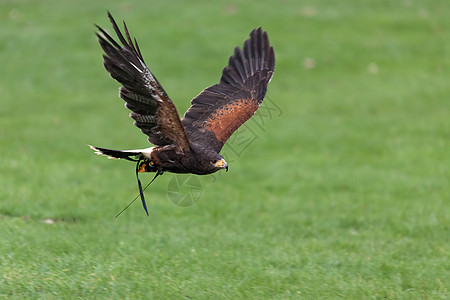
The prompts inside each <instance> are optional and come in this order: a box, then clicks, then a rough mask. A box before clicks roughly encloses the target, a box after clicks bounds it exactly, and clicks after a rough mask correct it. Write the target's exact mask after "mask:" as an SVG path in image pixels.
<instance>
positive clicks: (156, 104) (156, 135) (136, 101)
mask: <svg viewBox="0 0 450 300" xmlns="http://www.w3.org/2000/svg"><path fill="white" fill-rule="evenodd" d="M108 17H109V19H110V21H111V23H112V26H113V28H114V31H115V33H116V35H117V37H118V39H119V41H120V43H121V44H122V45H120V44H119V43H117V42H116V41H115V40H114V38H112V37H111V36H110V35H109V34H108V33H107V32H106V31H105V30H103V29H102V28H100V27H99V26H97V28H98V29H99V31H100V33H97V37H98V39H99V42H100V45H101V47H102V49H103V51H104V52H105V54H104V55H103V58H104V62H103V64H104V66H105V68H106V70H107V71H108V72H109V73H110V75H111V77H113V78H114V79H116V80H117V81H118V82H119V83H121V84H122V87H121V88H120V89H119V90H120V92H119V96H120V97H121V98H122V99H123V100H125V102H126V104H125V106H126V107H127V108H128V109H130V110H131V113H130V117H131V118H132V119H133V120H134V121H135V122H134V125H135V126H137V127H138V128H139V129H141V131H142V132H143V133H144V134H146V135H147V136H148V140H149V142H150V143H152V144H155V145H158V146H164V145H172V144H175V145H177V146H178V147H179V148H180V150H182V151H184V150H187V149H189V148H190V143H189V140H188V137H187V134H186V131H185V129H184V126H183V124H182V123H181V120H180V117H179V115H178V112H177V110H176V108H175V105H174V104H173V102H172V101H171V100H170V98H169V96H167V94H166V92H165V91H164V89H163V88H162V87H161V85H160V84H159V82H158V80H156V78H155V77H154V75H153V74H152V73H151V72H150V70H149V68H148V67H147V66H146V65H145V62H144V59H143V57H142V54H141V50H140V49H139V46H138V43H137V41H136V39H134V43H133V40H132V39H131V37H130V34H129V32H128V28H127V26H126V24H125V22H124V23H123V26H124V32H125V37H124V36H123V34H122V32H121V31H120V29H119V27H118V26H117V23H116V22H115V20H114V18H113V17H112V16H111V14H110V13H109V12H108Z"/></svg>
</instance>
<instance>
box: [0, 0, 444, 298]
mask: <svg viewBox="0 0 450 300" xmlns="http://www.w3.org/2000/svg"><path fill="white" fill-rule="evenodd" d="M107 10H110V11H111V13H112V14H113V15H114V16H115V18H116V19H117V20H118V21H121V20H126V21H127V24H128V28H129V29H130V31H131V33H132V35H133V36H135V37H136V38H137V39H138V41H139V44H140V48H141V51H142V53H143V56H144V58H145V60H146V62H147V64H148V65H149V67H150V68H151V69H152V71H153V72H154V74H155V75H156V76H157V78H158V80H159V81H160V82H161V84H162V85H163V86H164V88H165V89H166V91H167V92H168V94H169V96H170V97H171V98H172V100H173V101H174V102H175V104H176V106H177V108H178V111H179V112H180V114H183V112H184V111H185V110H186V109H187V107H188V106H189V101H190V99H191V98H192V97H194V96H195V95H197V94H198V93H199V92H200V91H201V90H202V89H203V88H205V87H207V86H209V85H212V84H215V83H216V82H218V80H219V78H220V74H221V73H220V72H221V70H222V68H223V67H224V66H225V64H226V63H227V60H228V57H229V56H230V55H231V54H232V50H233V48H234V47H235V46H237V45H239V46H241V45H242V43H243V41H244V40H245V39H246V38H247V37H248V34H249V32H250V31H251V30H252V29H253V28H255V27H257V26H260V25H262V26H263V28H264V29H265V30H267V31H268V33H269V38H270V40H271V43H272V44H273V46H274V48H275V53H276V59H277V60H276V72H275V76H274V78H273V80H272V82H271V84H270V86H269V91H268V97H269V98H270V100H272V101H273V102H274V103H276V104H277V105H278V106H279V108H280V109H281V110H282V115H281V116H278V115H277V116H274V117H273V118H268V119H266V122H265V126H264V127H263V128H259V127H255V126H254V125H255V123H249V124H250V126H254V127H253V128H254V129H255V130H256V131H257V134H258V138H257V139H256V140H255V141H254V142H253V143H251V144H250V145H249V146H248V148H246V149H245V151H243V152H242V154H240V155H238V156H235V157H233V163H232V164H231V165H230V172H228V173H224V174H221V175H220V176H217V177H216V178H215V179H217V180H215V181H214V180H211V177H199V179H200V181H201V184H202V188H203V190H202V197H201V199H200V200H199V202H198V203H197V204H196V205H194V206H191V207H188V208H181V207H177V206H175V205H173V204H172V203H171V202H170V201H168V197H167V186H168V184H169V181H170V180H171V179H172V178H173V176H174V175H172V174H165V175H164V176H162V177H161V178H158V180H157V181H156V182H155V183H154V184H153V185H152V186H151V187H150V188H149V190H147V191H146V196H147V201H148V205H149V210H150V213H151V215H150V217H148V218H147V217H146V216H145V215H144V211H143V209H142V207H141V205H140V204H139V203H136V204H134V205H133V206H132V207H131V208H130V209H128V210H127V211H126V212H125V213H124V214H123V215H122V216H121V217H120V218H119V219H114V216H115V214H116V213H117V212H118V211H120V209H122V208H123V207H124V205H126V204H127V203H128V202H129V201H130V200H131V199H132V198H133V197H134V196H135V195H136V193H137V188H136V182H135V177H134V165H132V164H130V163H128V162H122V161H110V160H106V159H103V158H100V157H97V156H95V155H93V153H92V151H91V150H90V149H88V148H87V146H86V145H87V144H94V145H98V146H104V147H111V148H119V149H121V148H139V147H147V144H146V142H145V137H144V136H143V135H142V134H141V133H140V132H139V130H137V129H136V128H134V126H133V125H132V121H131V120H130V119H129V118H128V111H127V110H126V109H125V108H124V107H123V102H122V100H120V99H119V98H118V96H117V88H118V84H116V83H115V82H114V81H113V80H112V79H111V78H110V77H109V75H108V74H107V73H106V71H105V70H104V69H103V66H102V58H101V49H100V47H99V45H98V43H97V41H96V38H95V36H94V32H95V28H94V26H93V23H96V24H98V25H100V26H102V27H104V28H106V29H108V31H109V32H111V26H110V24H109V22H108V20H107V17H106V11H107ZM449 14H450V7H449V6H448V3H447V1H444V0H442V1H438V0H433V1H414V0H404V1H388V0H381V1H368V0H367V1H330V0H328V1H327V0H319V1H289V0H284V1H261V2H257V1H238V0H236V1H216V2H214V1H200V0H196V1H181V0H178V1H124V2H115V3H111V2H110V1H54V0H43V1H39V2H38V1H17V0H14V1H10V0H4V1H2V2H1V3H0V63H1V69H2V71H1V72H0V103H1V105H0V168H1V171H2V172H1V173H0V199H1V201H0V237H1V243H0V253H1V255H0V296H1V297H4V298H7V297H13V298H18V299H20V298H50V299H51V298H54V299H61V298H80V299H89V298H90V299H99V298H109V299H117V298H128V299H136V298H141V299H144V298H145V299H147V298H160V299H166V298H176V299H181V298H193V299H219V298H223V299H236V298H242V299H249V298H271V299H285V298H291V297H292V298H316V299H319V298H320V299H329V298H344V299H362V298H366V299H367V298H375V299H378V298H387V299H400V298H408V299H422V298H423V299H424V298H426V299H446V298H448V287H449V286H450V284H449V283H450V282H449V278H450V271H449V270H450V261H449V255H448V254H449V253H450V247H449V242H450V241H449V237H450V234H449V219H450V218H449V217H450V211H449V199H450V189H449V170H450V157H449V148H450V147H449V146H450V145H449V138H450V125H449V120H448V119H449V112H450V104H449V97H448V95H450V85H449V84H448V80H449V78H450V76H449V75H450V74H449V64H450V56H449V54H448V53H449V50H450V49H449V48H450V29H449V28H450V19H449V17H448V16H449ZM146 177H148V179H150V176H146ZM144 180H147V178H145V179H144ZM45 220H47V222H45ZM49 223H50V224H49Z"/></svg>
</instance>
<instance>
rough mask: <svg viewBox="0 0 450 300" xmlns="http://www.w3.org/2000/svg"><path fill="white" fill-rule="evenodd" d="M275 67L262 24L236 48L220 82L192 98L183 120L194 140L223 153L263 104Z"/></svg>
mask: <svg viewBox="0 0 450 300" xmlns="http://www.w3.org/2000/svg"><path fill="white" fill-rule="evenodd" d="M274 69H275V54H274V51H273V48H272V47H271V46H270V45H269V39H268V37H267V33H266V32H263V31H262V29H261V27H259V28H258V29H255V30H253V31H252V32H251V33H250V39H248V40H246V41H245V42H244V48H243V49H241V48H239V47H236V48H235V49H234V55H233V56H231V57H230V59H229V61H228V66H227V67H225V68H224V69H223V71H222V77H221V79H220V83H219V84H216V85H213V86H211V87H209V88H207V89H205V90H203V91H202V92H201V93H200V94H199V95H198V96H197V97H195V98H194V99H192V101H191V107H190V108H189V109H188V110H187V111H186V113H185V115H184V118H183V120H182V123H183V125H184V127H185V128H186V131H187V133H188V136H189V139H190V140H191V142H195V143H198V144H200V145H202V146H203V147H206V148H210V149H214V150H215V151H217V152H220V149H222V147H223V145H224V144H225V142H226V141H227V140H228V138H229V137H230V136H231V135H232V134H233V132H234V131H236V129H238V128H239V127H240V126H241V125H242V124H243V123H244V122H245V121H247V120H248V119H249V118H250V117H251V116H253V114H254V113H255V112H256V110H257V109H258V107H259V106H260V105H261V104H262V101H263V99H264V96H265V94H266V91H267V84H268V83H269V81H270V79H271V78H272V75H273V72H274Z"/></svg>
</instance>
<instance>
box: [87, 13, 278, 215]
mask: <svg viewBox="0 0 450 300" xmlns="http://www.w3.org/2000/svg"><path fill="white" fill-rule="evenodd" d="M108 17H109V19H110V21H111V23H112V26H113V28H114V31H115V32H116V34H117V37H118V38H119V41H120V43H121V44H119V43H118V42H116V41H115V40H114V39H113V38H112V37H111V36H110V35H109V34H108V33H107V32H106V31H105V30H103V29H102V28H100V27H99V26H97V28H98V30H99V31H100V33H97V37H98V40H99V42H100V45H101V47H102V48H103V51H104V52H105V54H104V55H103V58H104V66H105V68H106V70H107V71H108V72H109V74H110V75H111V77H112V78H114V79H115V80H117V81H118V82H119V83H121V84H122V87H120V90H119V91H120V92H119V95H120V97H121V98H122V99H123V100H125V102H126V103H125V106H126V107H127V108H128V109H130V110H131V113H130V117H131V118H132V119H134V125H136V126H137V127H138V128H139V129H141V131H142V132H143V133H144V134H145V135H147V136H148V141H149V142H150V143H151V144H153V145H155V146H154V147H150V148H146V149H137V150H112V149H106V148H100V147H94V146H90V147H91V148H92V149H93V150H95V152H96V153H97V154H100V155H106V156H108V157H110V158H115V159H126V160H130V161H135V162H137V165H136V174H138V173H139V172H155V173H156V174H155V178H156V177H157V176H158V175H160V174H162V173H164V172H166V171H167V172H172V173H193V174H198V175H205V174H211V173H214V172H217V171H218V170H220V169H226V170H228V164H227V163H226V161H225V159H224V158H223V157H222V156H221V155H220V154H219V152H220V150H221V149H222V147H223V145H224V144H225V142H226V141H227V140H228V138H229V137H230V136H231V135H232V134H233V132H234V131H236V129H238V128H239V127H240V126H241V125H242V124H243V123H244V122H245V121H247V120H248V119H249V118H250V117H251V116H253V114H254V113H255V112H256V110H257V109H258V107H259V106H260V105H261V103H262V102H263V99H264V96H265V94H266V91H267V85H268V83H269V82H270V80H271V78H272V75H273V72H274V69H275V55H274V51H273V48H272V47H271V46H270V44H269V39H268V37H267V33H266V32H264V31H262V29H261V27H259V28H258V29H255V30H253V31H252V32H251V33H250V38H249V39H248V40H246V41H245V42H244V47H243V48H242V49H241V48H239V47H236V48H235V49H234V54H233V55H232V56H231V57H230V59H229V61H228V66H226V67H225V68H224V69H223V71H222V77H221V78H220V82H219V83H218V84H215V85H213V86H210V87H208V88H206V89H204V90H203V91H202V92H201V93H200V94H199V95H198V96H196V97H195V98H194V99H192V101H191V107H190V108H189V109H188V110H187V111H186V113H185V114H184V118H183V119H180V117H179V115H178V112H177V109H176V108H175V105H174V104H173V102H172V101H171V100H170V98H169V96H167V94H166V92H165V91H164V89H163V88H162V87H161V85H160V84H159V82H158V80H156V78H155V76H154V75H153V74H152V72H151V71H150V70H149V68H148V67H147V66H146V64H145V63H144V59H143V57H142V54H141V51H140V49H139V46H138V44H137V41H136V39H134V42H133V40H132V39H131V37H130V34H129V33H128V29H127V26H126V24H125V22H124V23H123V25H124V32H125V37H124V36H123V34H122V32H121V31H120V29H119V27H118V26H117V23H116V22H115V20H114V19H113V17H112V16H111V14H110V13H108ZM138 184H139V191H140V196H141V200H142V203H143V205H144V208H145V211H146V212H147V208H146V205H145V200H144V195H143V191H142V187H141V183H140V181H139V177H138ZM147 215H148V212H147Z"/></svg>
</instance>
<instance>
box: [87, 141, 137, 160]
mask: <svg viewBox="0 0 450 300" xmlns="http://www.w3.org/2000/svg"><path fill="white" fill-rule="evenodd" d="M89 148H91V149H92V150H94V151H95V154H98V155H104V156H107V157H108V158H112V159H126V160H131V161H137V160H138V159H137V158H138V157H139V156H142V152H137V151H136V150H113V149H106V148H100V147H94V146H91V145H89Z"/></svg>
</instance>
